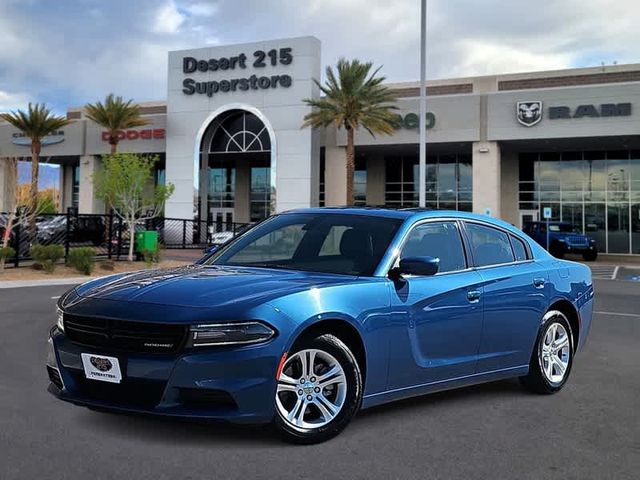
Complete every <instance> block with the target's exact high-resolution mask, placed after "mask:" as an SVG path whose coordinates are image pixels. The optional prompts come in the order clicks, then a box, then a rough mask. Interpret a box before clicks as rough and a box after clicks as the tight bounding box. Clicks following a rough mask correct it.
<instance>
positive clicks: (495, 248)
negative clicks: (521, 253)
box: [466, 223, 514, 267]
mask: <svg viewBox="0 0 640 480" xmlns="http://www.w3.org/2000/svg"><path fill="white" fill-rule="evenodd" d="M466 226H467V232H468V233H469V240H470V241H471V248H472V250H473V257H474V259H475V263H476V265H477V266H478V267H484V266H487V265H499V264H501V263H510V262H513V261H514V256H513V251H512V250H511V244H510V243H509V237H508V236H507V234H506V233H504V232H502V231H500V230H497V229H495V228H491V227H487V226H484V225H480V224H477V223H466Z"/></svg>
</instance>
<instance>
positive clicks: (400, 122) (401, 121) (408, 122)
mask: <svg viewBox="0 0 640 480" xmlns="http://www.w3.org/2000/svg"><path fill="white" fill-rule="evenodd" d="M425 118H426V119H427V121H426V122H425V128H426V129H427V130H429V129H430V128H433V127H435V126H436V116H435V115H434V114H433V112H427V114H426V116H425ZM394 126H395V128H396V130H400V129H401V128H406V129H407V130H415V129H416V128H419V127H420V117H419V116H418V115H417V114H415V113H407V114H406V115H404V116H403V115H396V116H395V120H394Z"/></svg>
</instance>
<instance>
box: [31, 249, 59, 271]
mask: <svg viewBox="0 0 640 480" xmlns="http://www.w3.org/2000/svg"><path fill="white" fill-rule="evenodd" d="M31 256H32V257H33V260H34V261H35V263H36V266H40V267H41V268H42V269H43V270H44V271H45V272H47V273H52V272H53V271H54V270H55V269H56V262H57V261H58V260H60V259H61V258H62V257H64V247H63V246H62V245H34V246H33V247H31Z"/></svg>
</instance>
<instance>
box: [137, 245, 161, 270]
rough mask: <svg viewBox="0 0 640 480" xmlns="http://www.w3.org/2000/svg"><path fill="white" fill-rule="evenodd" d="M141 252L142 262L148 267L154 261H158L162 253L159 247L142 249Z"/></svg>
mask: <svg viewBox="0 0 640 480" xmlns="http://www.w3.org/2000/svg"><path fill="white" fill-rule="evenodd" d="M141 253H142V258H143V259H144V263H146V264H147V266H148V267H150V266H151V265H153V264H154V263H160V260H161V259H162V253H161V251H160V249H159V248H158V249H157V250H142V252H141Z"/></svg>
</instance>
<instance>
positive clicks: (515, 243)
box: [464, 221, 547, 373]
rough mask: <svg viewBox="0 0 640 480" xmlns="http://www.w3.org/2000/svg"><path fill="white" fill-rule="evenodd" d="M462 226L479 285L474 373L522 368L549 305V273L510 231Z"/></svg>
mask: <svg viewBox="0 0 640 480" xmlns="http://www.w3.org/2000/svg"><path fill="white" fill-rule="evenodd" d="M464 226H465V233H466V236H467V238H468V241H469V244H470V246H471V248H470V250H471V253H472V256H473V261H474V266H475V267H476V269H477V272H478V273H479V275H480V276H481V277H482V286H483V300H484V303H483V306H484V320H483V331H482V341H481V343H480V349H479V351H478V372H479V373H482V372H489V371H495V370H502V369H509V368H517V367H521V366H525V365H527V364H528V363H529V359H530V356H531V349H532V348H533V344H534V342H535V338H536V335H537V333H538V328H539V326H540V321H541V319H542V316H543V314H544V310H545V307H546V303H547V302H546V293H545V291H546V282H547V274H546V272H545V271H544V269H542V267H540V266H539V265H538V264H537V263H536V262H535V261H533V260H532V258H531V252H530V249H529V248H528V246H527V244H526V242H525V241H524V240H523V239H521V238H519V237H518V236H517V235H514V234H513V233H512V232H508V231H506V230H502V229H499V228H495V227H494V226H489V225H487V224H483V223H480V222H471V221H465V222H464Z"/></svg>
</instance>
